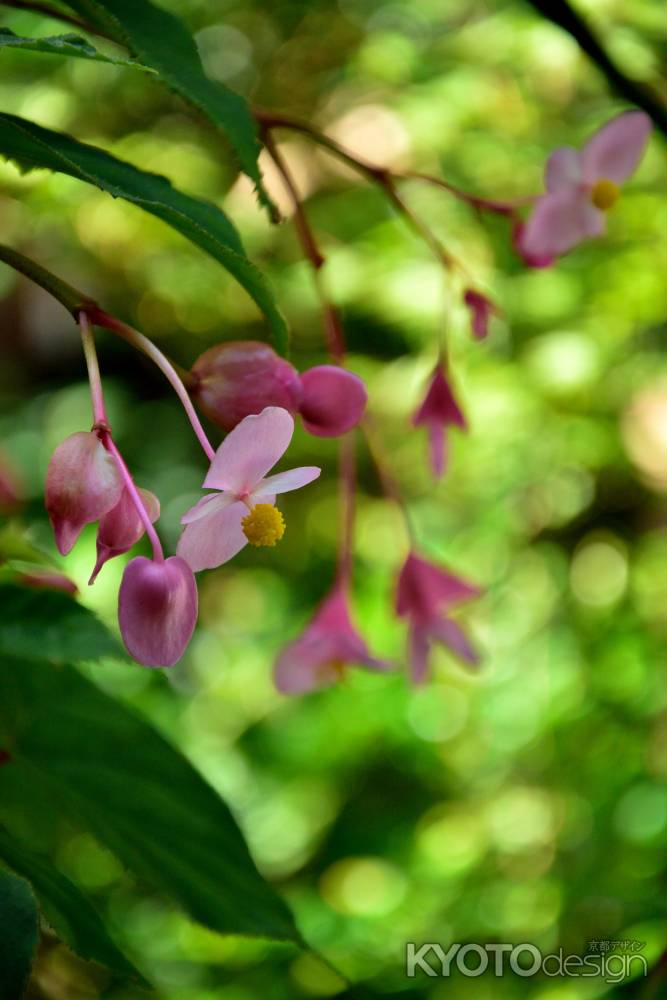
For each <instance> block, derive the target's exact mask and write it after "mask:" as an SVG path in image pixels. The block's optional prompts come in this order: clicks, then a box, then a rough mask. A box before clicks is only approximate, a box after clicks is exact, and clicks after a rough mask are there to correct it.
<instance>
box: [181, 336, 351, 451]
mask: <svg viewBox="0 0 667 1000" xmlns="http://www.w3.org/2000/svg"><path fill="white" fill-rule="evenodd" d="M192 374H193V376H194V379H195V382H194V385H193V386H192V390H191V391H192V395H193V397H194V398H195V400H196V401H197V403H198V404H199V406H200V407H201V409H202V410H203V411H204V413H205V414H206V415H207V417H209V419H210V420H212V421H213V423H215V424H217V426H218V427H222V428H223V430H227V431H229V430H232V429H233V428H234V427H236V425H237V424H238V423H239V422H240V421H241V420H242V419H243V418H244V417H247V416H250V415H251V414H256V413H260V412H261V411H262V410H263V409H265V408H266V407H267V406H280V407H282V409H284V410H287V411H288V413H291V414H292V415H295V414H297V413H300V414H301V417H302V418H303V425H304V427H305V428H306V430H307V431H308V432H309V433H310V434H314V435H316V436H317V437H338V436H339V435H340V434H344V433H345V432H346V431H349V430H351V429H352V428H353V427H356V425H357V424H358V423H359V421H360V420H361V418H362V416H363V413H364V409H365V407H366V401H367V394H366V387H365V386H364V383H363V381H362V379H360V378H359V376H358V375H354V374H353V373H352V372H349V371H347V370H346V369H345V368H339V367H338V366H336V365H317V366H316V367H315V368H309V369H308V370H307V371H305V372H304V373H303V375H299V373H298V372H297V370H296V368H294V367H293V365H291V364H290V363H289V362H288V361H285V359H284V358H281V357H279V356H278V355H277V354H276V352H275V351H274V350H273V349H272V348H271V347H269V346H268V345H267V344H262V343H260V342H259V341H255V340H247V341H233V342H232V343H228V344H218V345H216V346H215V347H211V348H210V349H209V350H208V351H205V352H204V353H203V354H202V355H201V357H199V358H197V360H196V361H195V363H194V365H193V366H192Z"/></svg>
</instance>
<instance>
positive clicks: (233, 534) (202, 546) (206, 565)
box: [176, 501, 248, 573]
mask: <svg viewBox="0 0 667 1000" xmlns="http://www.w3.org/2000/svg"><path fill="white" fill-rule="evenodd" d="M247 513H248V508H247V507H246V505H245V504H244V503H241V502H240V501H236V502H235V503H233V504H232V505H231V506H226V507H224V508H222V509H217V510H214V511H213V513H211V514H207V515H206V516H205V517H200V518H199V520H197V521H192V522H191V523H190V524H186V526H185V528H184V529H183V533H182V535H181V537H180V539H179V542H178V545H177V547H176V554H177V555H179V556H180V557H181V558H182V559H185V561H186V563H187V564H188V565H189V566H190V568H191V569H192V570H194V572H195V573H198V572H199V571H200V570H202V569H214V568H215V567H216V566H222V564H223V563H225V562H228V561H229V560H230V559H232V558H233V557H234V556H235V555H236V554H237V552H240V551H241V549H242V548H243V546H244V545H246V544H247V541H248V539H247V538H246V536H245V535H244V534H243V528H242V527H241V521H242V520H243V518H244V517H245V515H246V514H247Z"/></svg>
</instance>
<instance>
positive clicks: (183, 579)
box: [118, 556, 197, 667]
mask: <svg viewBox="0 0 667 1000" xmlns="http://www.w3.org/2000/svg"><path fill="white" fill-rule="evenodd" d="M196 621H197V585H196V583H195V578H194V574H193V572H192V570H191V569H190V567H189V566H188V564H187V563H186V562H185V560H184V559H180V558H179V557H178V556H170V557H169V559H165V560H164V562H154V561H153V560H151V559H147V558H146V557H145V556H137V557H136V558H135V559H132V560H131V561H130V562H129V563H128V564H127V566H126V567H125V572H124V573H123V580H122V583H121V585H120V591H119V593H118V623H119V625H120V631H121V635H122V636H123V642H124V643H125V645H126V647H127V650H128V652H129V653H130V655H131V656H133V657H134V659H135V660H137V661H138V662H139V663H142V664H143V665H144V666H146V667H171V666H173V664H174V663H176V662H177V661H178V660H180V658H181V656H182V655H183V653H184V651H185V647H186V646H187V644H188V643H189V641H190V638H191V636H192V633H193V631H194V627H195V624H196Z"/></svg>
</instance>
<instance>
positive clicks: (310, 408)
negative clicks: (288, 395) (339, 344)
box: [299, 365, 368, 437]
mask: <svg viewBox="0 0 667 1000" xmlns="http://www.w3.org/2000/svg"><path fill="white" fill-rule="evenodd" d="M301 386H302V389H303V395H302V397H301V405H300V407H299V412H300V413H301V418H302V420H303V426H304V427H305V428H306V430H307V431H309V432H310V433H311V434H315V435H317V437H338V435H339V434H345V433H346V431H349V430H352V428H353V427H356V426H357V424H358V423H359V421H360V420H361V418H362V416H363V415H364V410H365V408H366V401H367V399H368V394H367V392H366V386H365V385H364V383H363V381H362V379H360V378H359V376H358V375H355V374H354V373H353V372H349V371H347V370H346V369H345V368H338V367H337V366H335V365H317V367H315V368H309V369H308V370H307V371H305V372H304V373H303V375H302V376H301Z"/></svg>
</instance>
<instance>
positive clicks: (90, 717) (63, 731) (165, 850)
mask: <svg viewBox="0 0 667 1000" xmlns="http://www.w3.org/2000/svg"><path fill="white" fill-rule="evenodd" d="M3 744H4V745H5V746H9V747H10V748H11V753H12V759H11V761H10V762H9V763H8V764H7V765H6V766H5V767H4V768H0V799H1V798H2V794H3V779H4V777H5V775H7V774H8V772H10V771H11V769H12V768H19V769H21V776H23V772H25V789H26V795H30V794H31V787H32V786H31V782H30V780H29V776H30V773H34V772H35V771H36V772H37V773H38V774H39V775H40V777H41V779H42V780H43V781H45V782H48V784H49V786H50V787H52V788H53V789H54V790H55V791H56V792H58V793H59V795H60V796H61V797H62V801H63V803H65V804H66V808H67V809H68V812H69V813H70V814H71V815H74V816H76V817H78V819H79V820H80V821H81V822H82V824H84V825H85V826H86V827H87V828H88V829H89V830H91V831H92V832H93V833H94V834H95V835H96V836H97V837H98V839H99V840H100V841H101V842H102V843H104V844H106V846H107V847H109V848H110V849H111V850H112V851H113V852H114V854H116V856H117V857H118V858H119V859H120V860H121V861H122V862H123V863H124V864H125V865H126V866H127V868H129V869H130V870H131V871H133V872H134V873H135V874H136V875H138V876H139V877H140V878H142V879H144V880H145V881H146V882H148V883H149V884H150V885H152V886H153V887H155V888H157V889H160V890H162V891H163V892H165V893H166V894H167V895H169V896H170V897H171V898H172V899H174V900H175V901H176V902H177V903H179V904H180V905H181V906H182V907H183V908H184V909H185V910H186V911H187V912H188V913H189V914H190V915H191V916H192V917H193V918H194V919H195V920H198V921H200V922H201V923H203V924H206V925H207V926H208V927H211V928H212V929H213V930H217V931H220V932H222V933H236V934H250V935H258V936H262V937H270V938H275V939H283V940H292V941H299V940H300V939H299V936H298V932H297V930H296V928H295V926H294V923H293V920H292V917H291V915H290V913H289V911H288V910H287V907H286V906H285V904H284V903H283V902H282V900H281V899H280V897H279V896H278V895H277V894H276V893H275V892H274V890H273V889H272V888H271V887H270V886H269V885H268V883H266V882H265V881H264V879H263V878H262V877H261V875H260V874H259V872H258V871H257V869H256V867H255V865H254V862H253V861H252V859H251V857H250V853H249V851H248V848H247V846H246V844H245V841H244V840H243V837H242V835H241V833H240V831H239V829H238V827H237V825H236V823H235V821H234V819H233V817H232V815H231V813H230V811H229V809H228V808H227V806H226V805H225V803H224V802H223V801H222V799H221V798H220V797H219V796H218V795H217V794H216V792H215V791H214V790H213V789H212V788H211V786H210V785H208V784H207V783H206V782H205V781H204V779H203V778H202V777H201V775H200V774H199V773H198V772H197V771H196V770H195V769H194V768H193V766H192V765H191V764H190V763H189V762H188V761H187V760H186V759H185V757H183V756H182V755H181V754H180V753H178V751H176V750H175V749H174V748H173V747H172V746H171V745H170V744H169V743H167V741H166V740H165V739H163V737H162V736H160V735H159V734H158V733H157V732H155V731H154V730H153V729H152V728H151V727H150V726H149V725H148V724H147V723H146V722H144V721H143V720H142V719H141V718H140V717H139V716H138V715H136V714H135V713H134V712H132V711H131V710H130V709H128V708H126V707H125V706H123V705H121V704H120V703H118V702H116V701H115V700H114V699H112V698H110V697H109V696H107V695H106V694H103V693H102V692H101V691H100V690H99V689H98V688H96V687H95V686H94V685H93V684H91V683H90V682H89V681H87V680H86V679H85V678H84V677H82V676H81V675H80V674H79V673H78V672H77V671H76V670H74V669H73V668H71V667H60V668H54V667H50V666H49V665H48V664H44V663H41V664H35V663H28V662H20V661H11V660H6V661H5V662H4V663H3V664H2V666H1V667H0V745H3ZM15 777H16V773H15V775H14V779H15ZM8 780H9V778H8ZM36 794H39V793H36Z"/></svg>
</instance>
